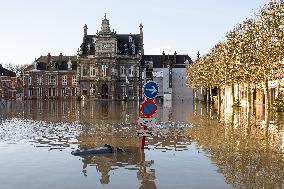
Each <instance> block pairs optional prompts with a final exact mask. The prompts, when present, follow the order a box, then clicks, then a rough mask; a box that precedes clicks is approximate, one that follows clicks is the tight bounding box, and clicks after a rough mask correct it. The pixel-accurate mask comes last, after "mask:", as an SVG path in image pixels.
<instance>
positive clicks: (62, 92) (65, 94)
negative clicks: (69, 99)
mask: <svg viewBox="0 0 284 189" xmlns="http://www.w3.org/2000/svg"><path fill="white" fill-rule="evenodd" d="M61 96H67V88H66V87H63V88H62V89H61Z"/></svg>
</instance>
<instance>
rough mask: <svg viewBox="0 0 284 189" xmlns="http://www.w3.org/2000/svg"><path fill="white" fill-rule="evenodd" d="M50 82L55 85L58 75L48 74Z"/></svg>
mask: <svg viewBox="0 0 284 189" xmlns="http://www.w3.org/2000/svg"><path fill="white" fill-rule="evenodd" d="M48 84H49V85H55V84H56V76H54V75H49V76H48Z"/></svg>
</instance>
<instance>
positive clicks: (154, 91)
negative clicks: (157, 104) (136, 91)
mask: <svg viewBox="0 0 284 189" xmlns="http://www.w3.org/2000/svg"><path fill="white" fill-rule="evenodd" d="M143 91H144V96H145V97H146V98H149V99H153V98H156V97H157V96H158V93H159V87H158V84H157V83H156V82H154V81H148V82H147V83H146V84H145V85H144V87H143Z"/></svg>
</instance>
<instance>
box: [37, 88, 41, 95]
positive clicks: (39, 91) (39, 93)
mask: <svg viewBox="0 0 284 189" xmlns="http://www.w3.org/2000/svg"><path fill="white" fill-rule="evenodd" d="M37 96H39V97H42V87H38V88H37Z"/></svg>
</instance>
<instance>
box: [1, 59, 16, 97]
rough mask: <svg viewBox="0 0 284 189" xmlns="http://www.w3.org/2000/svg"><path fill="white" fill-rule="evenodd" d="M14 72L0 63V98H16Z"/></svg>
mask: <svg viewBox="0 0 284 189" xmlns="http://www.w3.org/2000/svg"><path fill="white" fill-rule="evenodd" d="M16 86H17V77H16V74H15V73H14V72H12V71H10V70H7V69H5V68H3V67H2V65H1V64H0V100H2V99H4V100H9V99H16V91H17V90H16Z"/></svg>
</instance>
